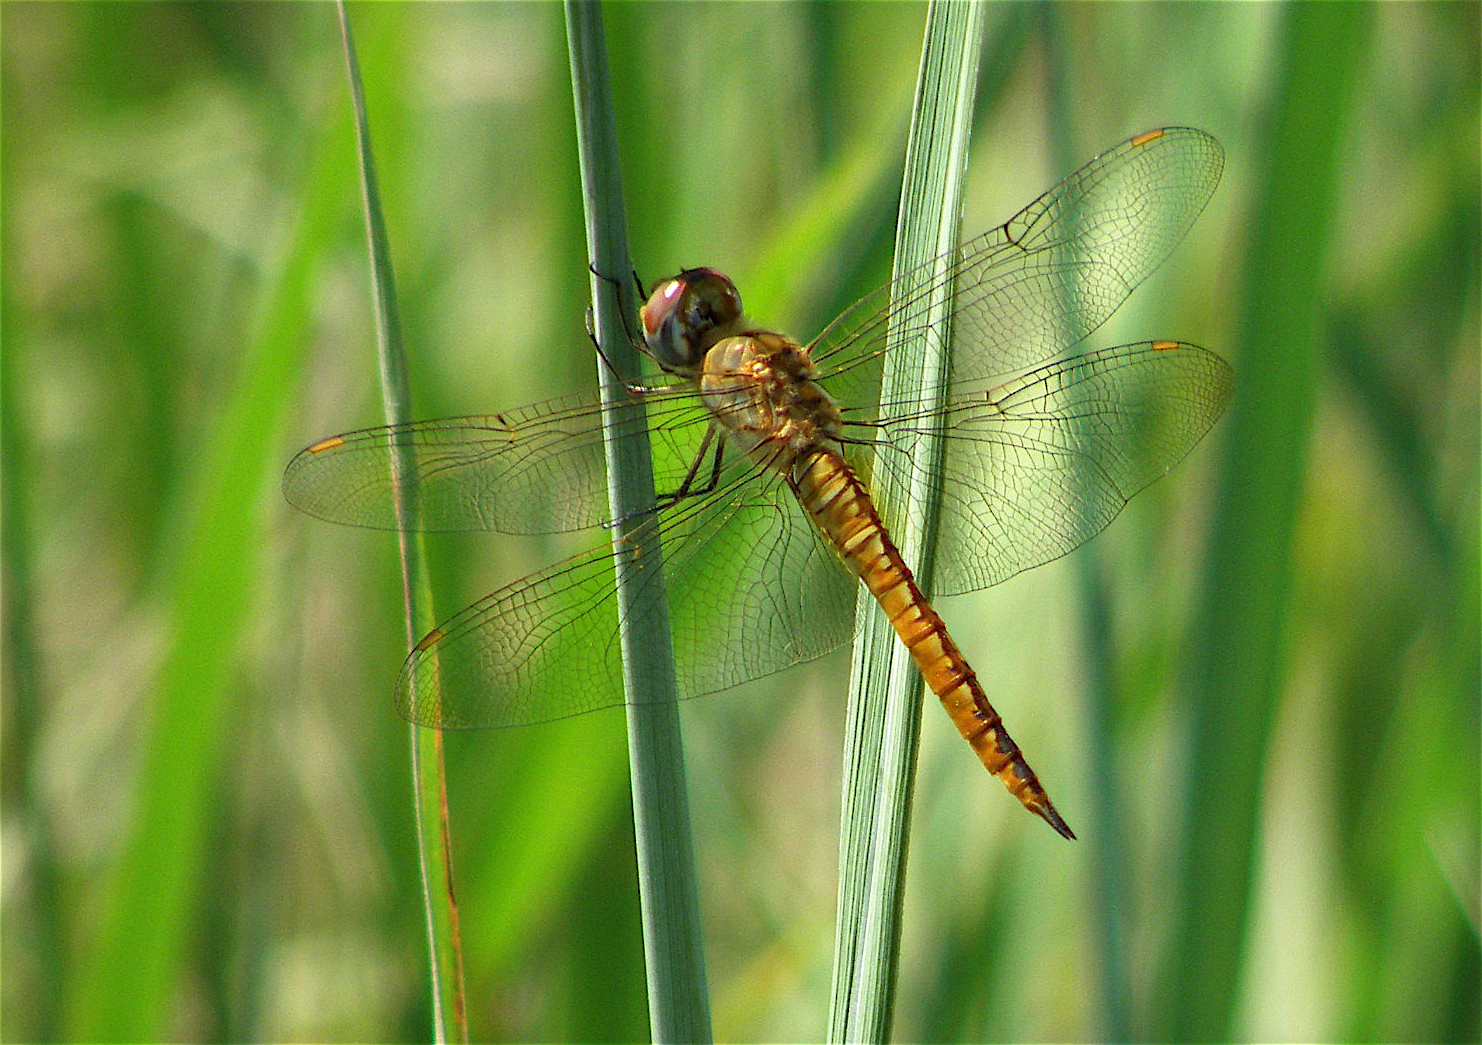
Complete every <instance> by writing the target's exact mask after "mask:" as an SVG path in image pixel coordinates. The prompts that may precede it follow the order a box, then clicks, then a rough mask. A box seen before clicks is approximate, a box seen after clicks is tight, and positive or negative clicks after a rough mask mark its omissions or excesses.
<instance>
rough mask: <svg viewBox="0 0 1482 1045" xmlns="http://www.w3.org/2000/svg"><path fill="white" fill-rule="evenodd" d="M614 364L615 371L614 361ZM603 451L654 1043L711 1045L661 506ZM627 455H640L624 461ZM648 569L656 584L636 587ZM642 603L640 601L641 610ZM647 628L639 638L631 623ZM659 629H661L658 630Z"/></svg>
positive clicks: (616, 271)
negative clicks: (646, 530) (659, 577)
mask: <svg viewBox="0 0 1482 1045" xmlns="http://www.w3.org/2000/svg"><path fill="white" fill-rule="evenodd" d="M566 24H567V33H568V37H569V40H570V48H571V84H572V91H573V94H574V96H575V102H576V127H577V147H578V151H579V154H580V162H581V178H582V198H583V200H584V203H585V207H586V218H587V240H588V248H589V251H590V256H591V258H592V265H593V270H594V273H593V277H592V300H593V313H592V317H593V329H594V331H595V334H596V337H597V340H598V344H599V346H600V348H601V350H602V353H603V355H604V356H605V357H606V362H605V363H602V362H599V364H598V373H599V376H600V378H601V381H602V390H603V397H604V401H605V402H606V403H607V405H608V407H609V409H610V411H611V413H610V414H609V417H611V418H613V419H614V420H613V421H612V422H611V423H613V424H616V423H617V422H616V420H615V419H616V417H617V413H616V411H617V410H618V409H619V408H620V407H621V408H623V410H624V418H625V419H624V420H623V422H622V423H623V424H624V425H629V424H631V423H632V421H633V415H632V414H631V413H630V412H628V411H630V410H631V408H632V405H633V404H632V403H631V401H630V397H629V395H628V393H627V391H626V390H625V389H624V387H623V385H622V383H621V382H620V381H619V380H618V379H617V376H616V374H614V373H613V372H612V371H613V370H615V371H616V373H617V374H636V373H637V372H638V367H639V360H638V354H637V352H636V351H635V350H634V347H633V345H632V344H631V343H630V341H629V337H628V334H627V326H626V324H625V323H624V321H623V317H624V316H635V315H636V314H637V308H636V302H635V301H634V300H633V287H632V282H631V280H630V279H629V273H631V272H632V271H633V266H632V263H631V262H630V260H629V257H628V246H627V243H628V232H627V219H626V217H625V212H624V207H623V195H622V179H621V173H620V170H619V167H618V149H617V134H616V127H615V122H614V119H613V105H612V88H611V84H610V81H609V77H608V71H607V52H606V44H605V39H604V32H603V26H602V10H601V7H600V6H599V5H598V4H596V3H593V2H591V0H569V2H568V3H567V5H566ZM609 363H610V364H611V367H612V369H611V370H610V369H609V368H608V366H607V364H609ZM635 445H636V444H635V443H634V442H633V441H632V440H627V441H625V442H624V443H622V444H618V443H609V445H608V474H609V480H608V484H609V485H608V489H609V497H610V500H611V507H612V517H613V518H614V519H628V520H632V521H633V522H631V523H628V524H619V525H618V526H616V527H615V528H614V533H613V549H614V559H615V560H616V566H617V578H618V605H619V616H620V619H621V621H622V635H621V638H622V649H623V677H624V685H625V687H626V692H627V696H628V745H629V758H630V762H631V767H632V770H631V775H632V786H633V826H634V834H635V844H636V845H637V849H638V874H639V895H640V899H641V906H642V912H643V942H644V961H645V964H646V967H647V973H648V990H649V999H648V1005H649V1021H650V1034H651V1036H652V1038H653V1040H654V1041H695V1042H699V1041H709V1040H710V1006H709V999H708V996H707V987H706V977H705V956H704V948H703V945H702V940H701V932H700V900H699V887H698V883H697V881H696V877H695V862H694V845H693V842H692V841H691V837H690V823H689V800H688V797H687V793H686V788H685V779H684V747H683V742H682V738H681V736H680V729H679V709H678V707H677V705H676V704H675V695H676V687H675V680H674V658H673V653H672V650H671V647H670V643H669V630H668V623H667V615H666V613H665V612H664V602H665V594H664V588H663V585H662V584H655V583H652V582H651V577H652V574H653V573H654V572H655V571H656V570H662V565H661V560H660V558H659V556H660V555H661V550H660V549H659V548H657V547H652V548H642V547H641V546H640V544H639V543H638V538H639V537H641V533H640V529H641V524H642V523H643V522H644V520H645V519H646V518H648V517H647V516H642V515H641V514H640V513H642V512H643V511H644V510H645V509H646V508H651V507H652V505H653V498H654V485H653V470H652V462H651V460H650V458H649V456H648V453H647V449H646V447H645V448H644V449H643V450H642V451H636V450H635ZM623 450H628V451H635V452H631V453H624V452H622V451H623ZM640 558H641V559H642V560H643V569H644V571H645V572H647V573H648V574H649V575H650V577H649V582H648V583H644V584H641V585H640V584H636V583H633V581H634V578H635V576H636V573H635V570H636V564H637V562H638V560H639V559H640ZM640 600H644V601H642V602H640ZM633 620H642V621H644V622H646V623H645V625H644V627H643V629H642V633H641V634H640V633H638V629H635V628H630V627H629V626H628V622H629V621H633ZM656 622H661V623H660V626H657V627H655V626H654V625H655V623H656Z"/></svg>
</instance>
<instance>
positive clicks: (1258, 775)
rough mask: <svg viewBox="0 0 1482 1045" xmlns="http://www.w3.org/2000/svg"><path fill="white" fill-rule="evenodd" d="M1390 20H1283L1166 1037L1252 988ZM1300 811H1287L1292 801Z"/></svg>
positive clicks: (1200, 620)
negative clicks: (1279, 766) (1367, 151)
mask: <svg viewBox="0 0 1482 1045" xmlns="http://www.w3.org/2000/svg"><path fill="white" fill-rule="evenodd" d="M1373 11H1374V9H1373V8H1372V7H1371V6H1368V5H1362V4H1360V5H1351V6H1350V5H1334V6H1326V5H1311V6H1309V5H1295V6H1292V7H1287V8H1283V9H1282V18H1281V20H1280V23H1279V26H1278V31H1277V34H1276V35H1277V40H1278V44H1277V52H1278V57H1277V61H1278V63H1279V65H1278V69H1279V72H1278V74H1277V80H1276V83H1275V84H1274V87H1273V93H1272V96H1271V100H1270V103H1269V108H1268V111H1269V116H1268V123H1267V132H1266V134H1265V136H1264V143H1263V151H1262V152H1261V153H1260V154H1259V162H1260V164H1261V168H1262V171H1261V173H1260V175H1259V176H1258V178H1257V182H1256V190H1255V194H1254V199H1256V200H1257V201H1258V202H1257V204H1256V209H1255V219H1254V227H1253V228H1252V230H1251V232H1250V234H1249V246H1248V247H1247V254H1246V258H1245V270H1244V276H1243V279H1244V288H1243V300H1242V305H1241V321H1240V322H1241V337H1240V347H1241V351H1242V358H1243V359H1244V360H1245V361H1246V365H1244V366H1242V367H1241V368H1240V381H1241V388H1240V391H1239V394H1238V395H1237V396H1236V398H1235V404H1234V407H1233V409H1232V411H1231V414H1230V419H1229V422H1228V427H1227V432H1228V437H1227V443H1226V447H1225V454H1224V458H1223V461H1222V464H1221V473H1222V474H1221V479H1220V488H1219V492H1218V495H1217V501H1216V503H1215V506H1214V509H1213V511H1212V513H1211V516H1212V518H1213V520H1214V522H1213V526H1212V529H1211V535H1210V546H1209V558H1208V563H1207V567H1206V576H1205V578H1204V581H1203V596H1202V598H1201V599H1200V601H1199V602H1198V604H1197V605H1198V611H1197V614H1196V617H1195V622H1194V630H1193V641H1192V644H1191V648H1190V650H1189V653H1188V657H1187V662H1188V663H1189V664H1190V665H1194V666H1195V667H1194V668H1193V669H1191V671H1190V674H1189V675H1188V677H1187V696H1188V699H1189V701H1190V704H1191V708H1190V712H1191V714H1192V720H1193V735H1192V737H1191V744H1192V748H1191V750H1190V752H1189V756H1188V765H1189V777H1188V779H1187V781H1186V783H1185V785H1184V787H1183V788H1182V790H1183V792H1184V795H1185V798H1184V801H1185V802H1186V803H1187V805H1186V807H1185V815H1184V822H1183V843H1182V844H1183V852H1182V854H1181V857H1182V862H1181V866H1180V873H1179V878H1178V888H1179V890H1180V897H1179V903H1178V906H1177V915H1176V920H1175V923H1174V932H1173V934H1172V936H1171V938H1170V949H1169V952H1168V953H1167V954H1166V955H1165V967H1164V969H1163V970H1162V973H1163V979H1162V984H1161V987H1162V991H1161V995H1160V997H1161V1003H1160V1005H1159V1006H1158V1009H1157V1012H1158V1014H1159V1017H1160V1018H1159V1019H1158V1020H1157V1022H1155V1023H1154V1024H1153V1025H1152V1026H1151V1027H1150V1028H1149V1032H1148V1034H1149V1036H1150V1037H1152V1038H1156V1039H1161V1040H1169V1041H1175V1040H1177V1041H1193V1040H1220V1039H1227V1038H1229V1037H1230V1036H1231V1035H1232V1034H1234V1033H1236V1028H1235V1027H1234V1026H1233V1025H1232V1023H1231V1020H1232V1018H1233V1014H1234V1012H1235V1008H1236V1004H1237V1001H1238V998H1239V996H1240V990H1241V986H1242V974H1241V969H1242V961H1243V958H1244V955H1245V950H1246V947H1247V943H1248V940H1247V926H1248V925H1249V922H1250V910H1249V907H1250V901H1251V896H1252V891H1253V880H1254V873H1255V871H1256V867H1255V864H1254V863H1253V862H1252V860H1251V854H1252V853H1255V852H1258V851H1259V849H1260V845H1259V842H1258V841H1257V834H1258V832H1259V830H1260V817H1261V809H1262V806H1263V801H1262V794H1261V789H1262V775H1263V770H1264V768H1265V766H1266V752H1267V746H1268V743H1269V740H1270V736H1271V730H1272V724H1273V721H1274V719H1275V716H1276V710H1277V705H1278V702H1279V700H1280V699H1281V696H1282V689H1283V685H1284V683H1283V679H1282V665H1283V661H1284V654H1285V646H1286V639H1287V636H1286V625H1287V621H1288V611H1289V608H1290V600H1291V595H1292V589H1293V583H1294V577H1293V558H1292V549H1293V543H1294V537H1295V533H1296V527H1297V515H1298V508H1299V505H1300V502H1301V498H1302V491H1303V484H1304V478H1305V476H1304V470H1305V463H1306V455H1307V447H1308V443H1309V438H1310V434H1311V431H1312V426H1313V423H1314V410H1315V407H1316V398H1317V382H1318V378H1319V364H1318V353H1319V345H1320V338H1321V323H1322V316H1323V313H1324V309H1325V307H1326V306H1325V302H1326V301H1327V297H1328V295H1327V259H1328V251H1329V248H1330V245H1331V243H1332V224H1333V221H1334V216H1335V213H1336V200H1337V191H1338V186H1339V183H1340V155H1341V154H1342V146H1343V141H1344V134H1345V130H1346V128H1347V114H1348V113H1349V112H1351V107H1352V105H1353V102H1354V93H1355V92H1354V82H1355V78H1356V76H1357V73H1358V70H1359V68H1360V66H1361V64H1362V63H1363V61H1364V55H1365V51H1366V47H1367V43H1368V38H1369V34H1370V26H1371V24H1372V22H1373ZM1278 800H1280V801H1286V800H1287V798H1286V797H1283V798H1281V799H1278Z"/></svg>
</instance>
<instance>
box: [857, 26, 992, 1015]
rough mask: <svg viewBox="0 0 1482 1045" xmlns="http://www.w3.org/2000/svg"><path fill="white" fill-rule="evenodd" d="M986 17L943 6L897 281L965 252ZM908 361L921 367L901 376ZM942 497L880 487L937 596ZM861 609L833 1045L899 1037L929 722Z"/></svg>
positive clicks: (922, 383) (935, 308)
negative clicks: (903, 932) (898, 980)
mask: <svg viewBox="0 0 1482 1045" xmlns="http://www.w3.org/2000/svg"><path fill="white" fill-rule="evenodd" d="M985 17H986V15H985V13H984V11H983V8H982V6H981V5H978V4H954V3H933V4H932V5H931V6H930V7H929V8H928V11H927V17H926V40H925V43H924V45H923V51H922V59H921V72H920V79H919V81H918V83H917V92H916V105H915V110H914V112H913V115H912V125H911V136H910V141H909V143H908V145H907V147H906V171H905V182H904V185H903V187H902V192H901V216H900V224H899V229H898V233H897V239H896V260H895V272H896V274H897V275H899V274H901V273H903V272H906V271H911V270H915V269H919V266H921V265H923V264H925V263H926V262H928V261H930V260H931V259H932V258H935V257H938V256H940V255H942V254H943V253H945V252H947V251H949V250H951V249H952V248H953V247H955V246H956V244H957V235H958V226H959V220H960V216H961V191H962V183H963V180H964V177H965V174H966V170H967V144H968V137H969V133H970V131H971V123H972V107H973V98H974V89H975V86H976V81H977V61H978V55H979V54H980V53H981V40H982V35H983V27H984V24H985V23H984V19H985ZM949 301H950V287H947V288H945V289H944V290H943V292H942V293H941V294H940V295H938V296H936V297H935V298H933V299H932V300H931V301H929V302H926V303H924V304H923V306H922V307H923V309H924V310H930V311H931V312H934V313H938V314H944V313H945V311H946V309H947V306H948V303H949ZM896 322H897V323H900V322H909V324H910V325H911V326H912V327H913V328H916V329H922V328H924V326H925V325H926V324H927V323H929V322H931V320H929V319H928V318H927V316H926V315H923V314H913V315H911V316H910V317H897V319H896ZM932 329H933V330H934V331H937V332H938V333H939V335H940V336H939V337H936V338H932V339H928V340H927V341H926V342H925V343H923V344H922V345H921V346H920V349H919V350H917V349H915V348H913V349H912V351H910V352H892V353H891V354H890V357H889V359H890V363H891V364H893V365H890V366H887V370H886V373H885V377H884V385H883V388H882V391H881V398H882V400H890V399H896V398H897V397H906V396H910V397H912V398H915V397H921V398H923V399H930V397H931V394H932V393H933V391H935V392H937V393H938V394H940V392H941V391H942V390H944V389H945V386H946V378H947V366H948V361H949V354H948V346H949V344H950V331H949V330H948V328H947V326H946V324H945V323H944V322H942V321H937V322H935V323H933V324H932ZM907 360H909V361H910V363H911V366H910V367H902V366H899V364H901V363H903V362H905V361H907ZM940 454H941V447H940V440H935V439H922V441H921V442H920V443H919V444H918V445H917V447H916V448H915V450H914V451H913V452H912V453H911V455H910V456H911V458H912V460H926V461H931V460H940ZM934 471H935V470H934V469H928V470H927V471H926V473H918V474H928V473H931V472H934ZM938 492H939V491H937V490H936V489H935V487H934V484H932V483H930V482H926V481H918V482H916V483H915V484H913V487H912V488H911V489H909V490H902V489H890V488H881V487H879V486H877V487H876V488H875V489H874V490H873V493H874V495H875V497H876V498H877V501H878V504H879V507H880V510H881V513H882V515H883V516H884V517H886V518H888V519H892V520H899V521H898V522H896V528H895V529H894V530H893V536H894V538H895V541H896V544H897V546H898V547H899V548H900V551H901V553H902V555H904V556H905V559H906V561H907V563H909V564H910V566H911V568H912V570H914V571H915V573H916V576H917V578H918V581H919V582H920V584H921V587H922V589H923V590H925V591H929V590H930V587H931V558H932V546H933V541H934V539H935V521H934V519H935V509H934V505H935V500H936V496H937V494H938ZM859 612H860V613H861V614H862V615H863V618H864V624H863V633H862V636H861V641H860V642H859V643H858V645H857V646H856V650H855V658H854V668H853V677H852V679H851V684H850V703H849V712H848V721H847V723H846V732H847V740H846V744H847V749H846V753H845V764H844V785H843V786H844V797H843V817H842V826H841V832H842V833H841V839H840V852H839V914H838V924H837V926H836V929H835V932H836V937H835V947H834V983H833V995H832V1000H831V1005H830V1012H829V1029H828V1034H829V1040H830V1041H882V1040H884V1039H885V1038H887V1037H888V1036H889V1032H890V1020H891V1014H892V1009H893V1005H894V995H895V977H896V967H897V963H898V957H899V948H900V915H901V903H902V897H903V894H904V890H905V862H906V848H907V842H908V838H909V833H910V812H911V796H912V788H913V778H914V775H915V766H916V751H917V744H918V735H919V727H920V713H921V689H922V680H921V676H920V674H919V673H918V672H917V670H916V667H915V665H914V663H913V662H912V661H911V658H910V655H909V654H908V653H907V651H906V650H905V648H904V647H903V646H902V645H901V644H900V642H899V641H898V640H897V638H896V635H895V632H894V631H893V630H892V628H891V626H890V624H889V622H888V621H887V620H886V619H885V617H884V615H883V614H881V613H880V611H879V607H878V606H876V605H875V602H874V600H873V598H872V597H870V596H869V595H868V593H866V592H863V591H861V593H860V605H859Z"/></svg>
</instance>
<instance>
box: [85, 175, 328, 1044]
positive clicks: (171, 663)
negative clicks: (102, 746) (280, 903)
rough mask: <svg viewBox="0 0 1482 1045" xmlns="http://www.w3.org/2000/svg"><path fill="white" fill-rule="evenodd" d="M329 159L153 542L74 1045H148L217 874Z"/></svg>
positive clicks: (162, 1022) (323, 216)
mask: <svg viewBox="0 0 1482 1045" xmlns="http://www.w3.org/2000/svg"><path fill="white" fill-rule="evenodd" d="M339 173H340V168H339V159H338V156H337V155H336V154H335V153H334V152H333V150H325V152H324V153H323V154H322V156H321V159H320V162H319V163H318V164H317V165H316V167H315V169H314V170H313V171H311V172H310V173H309V174H308V176H307V177H306V179H305V184H304V186H303V191H302V192H301V193H300V194H299V196H300V198H302V199H303V200H305V201H306V204H305V208H304V211H303V212H302V214H301V215H300V217H299V220H298V223H297V225H296V226H295V227H294V229H293V232H292V236H291V237H290V238H289V240H288V242H287V243H286V244H285V246H284V250H283V253H282V255H281V264H280V265H279V267H278V268H277V269H276V270H275V271H273V272H272V273H271V274H270V275H269V276H268V277H267V279H266V280H265V283H266V285H265V286H264V288H263V290H262V299H263V301H264V305H263V307H262V311H261V313H260V315H259V316H258V317H257V320H256V329H255V331H254V333H253V334H252V335H251V336H250V337H249V338H248V339H246V342H245V344H244V345H243V347H242V350H241V355H240V359H241V364H240V368H239V369H238V372H237V375H236V382H235V385H234V386H233V387H231V388H229V389H224V390H222V391H221V392H220V393H219V399H218V404H219V405H218V406H217V407H216V409H215V411H214V416H215V417H216V419H217V424H216V425H215V427H214V429H213V430H211V431H210V432H209V433H208V434H206V435H205V436H204V437H203V438H201V439H199V440H197V441H196V445H195V447H194V456H193V457H192V460H191V466H190V468H189V471H188V473H187V475H186V476H185V477H184V478H183V479H182V483H183V492H181V493H180V494H179V495H177V500H176V501H175V502H174V503H172V504H171V505H170V506H169V510H170V511H171V512H173V513H178V514H177V517H178V518H181V519H187V520H189V521H190V522H189V524H188V525H186V526H183V527H181V528H180V530H179V531H178V533H177V535H176V536H175V538H173V539H171V540H169V541H167V542H166V546H167V548H168V554H169V556H170V558H169V560H168V564H167V566H166V570H167V576H166V578H165V579H164V581H163V584H162V586H161V593H160V596H159V602H160V607H161V610H160V613H161V622H162V634H163V645H164V652H163V655H162V659H161V662H160V667H159V669H158V671H157V673H156V674H155V676H154V679H153V683H152V685H151V686H150V687H149V688H150V691H151V693H152V695H153V702H152V704H151V706H150V707H149V709H148V711H147V715H146V717H145V718H144V720H143V721H141V722H140V724H139V745H140V755H139V763H138V770H137V776H136V777H135V778H134V781H133V783H132V787H133V793H132V796H131V799H130V803H129V805H130V811H129V814H128V820H127V822H126V823H125V824H124V825H123V826H122V827H121V829H120V835H121V836H122V840H121V842H120V844H119V850H118V856H117V858H116V863H115V864H114V866H113V867H112V868H111V870H110V871H109V872H108V874H107V875H106V876H105V878H106V880H105V882H104V884H103V885H102V886H101V888H100V890H99V892H100V893H101V895H100V896H99V897H98V898H97V902H98V904H99V907H98V908H97V911H98V913H97V914H96V915H94V916H93V920H92V923H91V928H90V931H89V932H88V933H87V934H86V943H84V944H82V945H80V946H78V948H77V950H76V951H75V952H74V965H73V967H72V968H71V970H70V973H69V976H68V978H67V981H66V982H67V984H68V985H69V987H70V990H69V992H68V994H67V996H66V997H65V998H64V999H60V1000H59V1002H58V1004H59V1007H60V1008H61V1009H62V1010H63V1011H62V1014H61V1022H62V1025H63V1027H64V1030H65V1035H64V1036H65V1037H66V1038H67V1039H69V1040H73V1041H158V1040H163V1039H164V1038H166V1037H167V1036H168V1035H169V1033H170V1027H171V1022H170V1021H171V1016H172V1003H173V1002H174V1001H175V1000H176V999H177V997H178V992H179V990H180V983H181V979H182V976H183V975H184V971H183V968H182V965H183V962H184V960H185V955H186V952H187V949H188V947H189V945H190V941H191V939H192V938H193V935H194V934H195V933H197V932H198V931H199V929H200V925H199V922H198V919H199V918H200V917H201V912H200V910H199V906H200V903H201V900H202V896H203V894H204V892H205V885H206V882H207V880H208V877H209V875H210V873H211V867H212V861H213V860H216V859H219V857H220V852H219V848H218V843H217V840H216V839H215V837H214V836H213V833H212V832H213V823H214V820H213V818H214V817H216V816H217V815H219V806H218V801H219V796H220V794H221V790H222V787H223V782H224V777H225V776H227V775H229V773H230V759H229V757H228V753H229V750H230V745H229V738H232V737H233V736H234V733H235V730H236V728H237V725H236V721H235V718H234V716H235V715H236V714H238V713H240V711H241V710H242V709H241V707H240V703H241V702H240V700H239V699H238V697H239V695H240V690H239V689H238V688H237V674H236V673H237V669H238V661H237V658H238V654H239V651H240V649H241V646H242V643H243V642H244V641H245V638H244V635H245V629H246V627H247V623H248V617H249V614H250V613H251V610H252V607H253V602H254V599H255V597H256V593H257V591H258V584H259V580H260V578H259V576H258V568H259V565H260V564H259V562H258V561H257V558H256V556H255V555H254V554H252V552H251V549H256V548H260V547H262V546H263V544H264V542H266V540H267V534H266V529H267V526H266V521H265V516H264V512H265V507H266V506H267V505H269V504H270V503H272V502H271V498H272V497H273V496H274V489H273V488H274V487H276V482H277V480H276V476H275V475H274V474H273V472H272V471H271V470H270V469H267V468H265V467H264V466H263V459H262V447H263V442H264V439H265V434H267V433H274V432H277V431H278V430H280V429H281V427H282V424H283V420H284V417H285V414H286V412H287V411H288V409H289V406H290V405H291V403H292V397H291V396H286V395H285V394H284V389H285V388H289V387H292V385H293V382H294V377H295V376H296V374H297V372H298V371H297V359H298V357H299V353H300V351H301V345H302V336H303V331H304V330H305V329H306V328H307V327H309V326H310V325H311V322H310V317H311V315H312V311H313V309H312V300H311V289H312V287H313V283H314V279H313V264H314V262H313V252H312V251H311V250H309V249H308V248H307V246H306V245H307V244H312V243H315V242H321V241H322V240H323V239H324V238H326V237H327V236H328V234H329V232H328V230H329V229H330V228H331V227H332V226H333V224H334V221H335V218H336V217H337V213H338V211H337V205H336V203H335V199H336V197H335V196H334V195H333V194H332V193H331V192H330V191H329V186H331V185H333V184H335V182H336V179H337V178H338V176H339Z"/></svg>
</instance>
